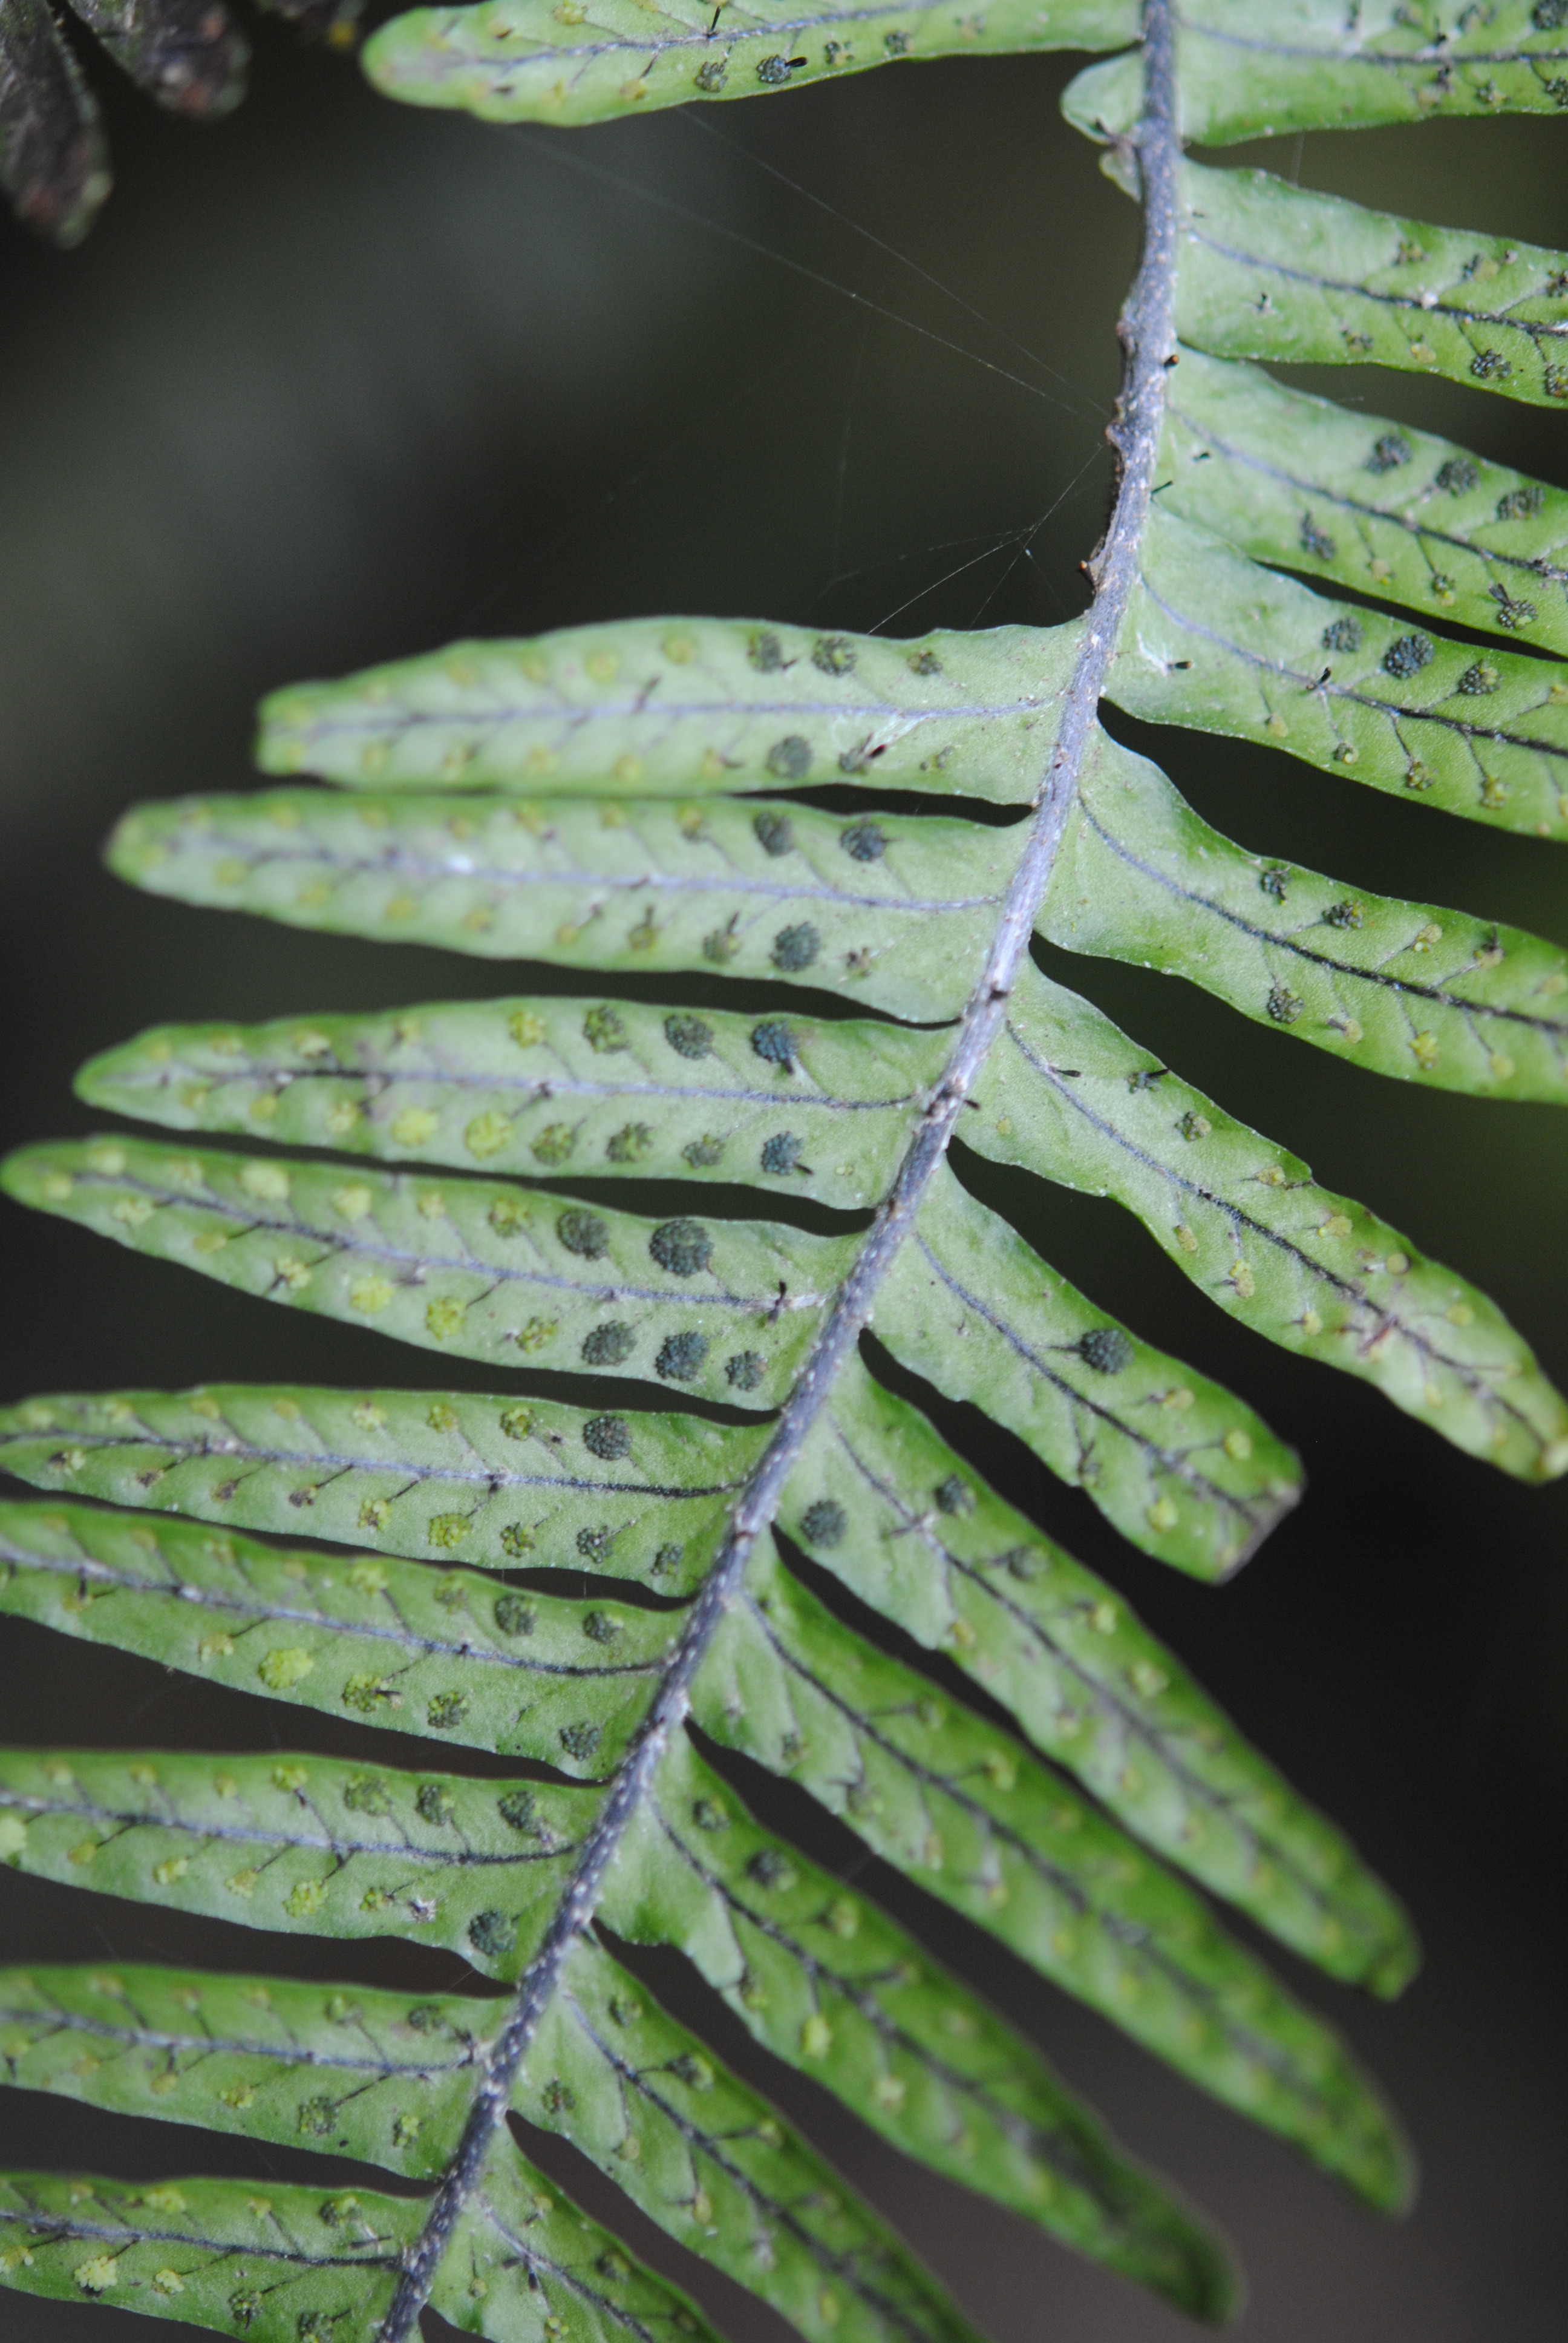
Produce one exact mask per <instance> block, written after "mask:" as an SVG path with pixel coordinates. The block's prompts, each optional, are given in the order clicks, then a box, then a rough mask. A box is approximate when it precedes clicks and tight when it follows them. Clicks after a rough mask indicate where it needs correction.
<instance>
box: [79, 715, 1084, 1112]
mask: <svg viewBox="0 0 1568 2343" xmlns="http://www.w3.org/2000/svg"><path fill="white" fill-rule="evenodd" d="M1046 745H1048V744H1046ZM1043 753H1044V748H1043V747H1042V757H1043ZM1023 837H1024V833H1023V831H1022V830H1020V829H998V828H994V827H982V826H981V825H980V824H978V823H975V822H966V821H959V820H952V819H950V818H926V819H920V818H914V819H911V818H910V816H908V815H901V814H900V815H894V814H881V813H879V814H877V815H875V816H872V817H863V818H858V819H851V820H846V818H845V817H844V816H843V815H842V814H829V813H823V812H821V811H819V809H817V808H815V807H811V806H801V805H796V804H789V803H784V804H779V803H775V804H771V805H767V804H764V805H761V806H757V805H755V804H753V803H746V804H740V803H734V802H729V801H728V800H719V799H714V800H712V801H711V802H708V803H693V804H692V805H689V806H685V807H681V806H676V805H669V804H663V803H660V802H658V801H657V800H651V801H649V802H648V803H647V804H645V805H637V806H631V807H628V806H624V805H621V804H620V803H618V802H617V801H615V800H613V799H611V800H605V801H601V802H600V803H598V804H596V803H594V802H593V801H592V800H590V799H538V800H528V799H517V800H512V799H496V798H493V797H492V798H482V797H481V798H470V799H466V800H459V801H457V804H454V802H453V801H452V800H451V799H440V798H418V797H407V798H399V797H385V798H373V797H343V796H339V795H338V794H337V793H336V792H333V791H329V790H325V789H284V790H266V791H262V792H259V793H257V794H256V795H253V796H247V797H231V798H205V799H204V798H191V799H184V800H183V801H175V802H172V803H168V804H162V805H146V806H140V807H137V808H136V809H135V810H134V811H132V812H131V813H128V814H127V815H126V817H125V819H124V820H123V821H122V822H121V823H120V825H119V827H118V829H117V830H116V832H115V835H114V837H113V839H112V840H110V844H109V850H108V859H109V863H110V867H111V869H113V870H116V872H117V873H118V875H119V876H120V877H121V878H122V879H126V880H130V881H131V883H132V884H133V885H135V886H139V887H146V888H147V889H148V890H150V891H151V892H152V893H154V894H157V895H171V896H176V897H177V898H178V899H179V900H181V901H183V902H187V903H199V904H205V905H209V906H216V907H217V908H220V909H223V910H243V911H255V912H258V913H260V914H261V915H262V916H264V917H266V918H267V919H274V920H283V921H284V922H285V923H286V925H288V926H290V927H299V928H312V929H325V930H329V931H331V932H333V933H335V934H339V935H357V936H367V937H370V938H372V939H374V940H378V941H383V942H392V943H419V944H434V945H439V946H441V947H442V948H443V949H445V950H448V951H463V952H471V953H477V954H478V955H479V956H480V957H482V958H485V959H490V960H517V959H529V960H547V961H550V962H554V963H557V964H558V965H559V966H561V967H565V968H580V969H585V970H592V971H593V973H594V975H595V977H596V978H598V979H602V978H603V977H604V976H605V975H606V974H607V973H608V972H610V971H611V970H626V971H628V972H630V973H634V974H637V975H641V976H657V975H660V974H663V973H665V972H667V971H668V970H674V969H680V970H687V969H697V970H708V971H709V972H711V971H712V970H716V969H717V970H723V971H724V972H725V974H727V975H729V976H733V977H752V978H761V979H766V980H769V981H770V982H774V981H777V980H779V979H780V978H782V979H784V980H786V981H787V982H789V983H793V984H809V985H811V986H813V987H814V988H815V989H816V990H819V991H824V990H825V991H838V992H842V993H845V994H847V995H848V996H849V998H851V999H852V1000H854V1001H856V1002H858V1003H859V1004H862V1005H864V1006H866V1007H868V1008H876V1009H887V1010H891V1011H896V1012H897V1013H898V1014H899V1015H900V1016H905V1017H912V1018H922V1019H936V1018H941V1017H948V1016H955V1015H956V1014H957V1013H958V1011H960V1009H961V1008H962V1006H963V1004H964V1001H966V1000H967V999H968V997H969V991H970V984H971V982H972V980H973V977H974V975H975V972H976V970H978V968H979V966H980V960H981V959H982V958H983V956H984V952H985V948H986V945H987V944H988V943H989V941H990V934H991V930H992V928H993V927H994V926H995V923H996V919H997V914H998V911H999V910H1000V901H1001V897H1002V894H1003V893H1004V891H1005V890H1006V887H1007V883H1008V880H1009V879H1010V877H1011V874H1012V870H1013V865H1014V863H1015V862H1016V860H1017V859H1018V856H1019V854H1020V852H1021V850H1022V846H1023ZM560 1120H561V1121H562V1122H563V1124H567V1125H568V1127H569V1118H568V1117H562V1118H560Z"/></svg>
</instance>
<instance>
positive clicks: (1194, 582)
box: [1107, 516, 1568, 839]
mask: <svg viewBox="0 0 1568 2343" xmlns="http://www.w3.org/2000/svg"><path fill="white" fill-rule="evenodd" d="M1127 628H1128V631H1127V636H1126V639H1125V640H1124V643H1123V647H1122V649H1121V651H1120V652H1119V654H1118V656H1117V660H1116V665H1115V668H1114V669H1113V671H1112V674H1111V679H1110V682H1109V684H1108V686H1107V689H1108V691H1109V694H1110V696H1111V698H1112V699H1114V700H1115V701H1116V704H1117V705H1118V707H1121V708H1125V709H1127V711H1128V712H1129V714H1130V715H1133V716H1141V717H1144V718H1145V719H1148V720H1150V721H1151V722H1155V723H1173V724H1181V725H1184V726H1186V727H1188V728H1189V729H1192V730H1194V731H1200V732H1221V733H1225V734H1228V735H1229V736H1230V737H1231V738H1232V739H1242V740H1254V741H1256V742H1257V743H1258V744H1259V745H1260V746H1261V747H1270V746H1271V747H1275V748H1280V749H1286V750H1287V751H1288V752H1289V753H1290V755H1292V757H1299V758H1301V759H1302V761H1303V763H1306V764H1309V765H1316V766H1318V767H1319V768H1321V769H1322V770H1324V771H1326V772H1338V773H1343V774H1344V775H1345V776H1346V778H1347V779H1351V780H1356V781H1362V782H1364V783H1365V784H1366V785H1367V786H1368V787H1369V788H1372V789H1387V790H1390V791H1393V792H1397V793H1398V794H1400V795H1401V796H1403V797H1408V798H1412V799H1414V801H1415V802H1416V803H1417V804H1418V805H1431V806H1438V807H1441V808H1442V811H1443V812H1444V813H1456V814H1462V815H1464V816H1465V817H1466V818H1467V819H1468V820H1472V821H1483V822H1488V823H1491V824H1493V825H1494V826H1495V827H1496V828H1498V829H1500V830H1515V831H1523V833H1524V834H1525V835H1526V836H1527V837H1535V838H1553V839H1568V668H1563V667H1560V666H1558V665H1557V663H1556V662H1555V661H1553V662H1552V663H1550V664H1548V663H1547V662H1546V661H1545V660H1543V659H1532V658H1529V657H1527V656H1525V655H1524V654H1523V653H1521V652H1519V651H1505V650H1489V651H1487V652H1486V653H1485V654H1482V653H1480V652H1478V651H1477V649H1476V647H1475V645H1474V644H1473V643H1461V642H1451V641H1449V640H1447V639H1444V638H1443V637H1442V636H1434V635H1432V634H1431V633H1429V632H1428V631H1427V630H1426V629H1425V628H1416V629H1415V630H1414V631H1412V628H1411V626H1410V622H1409V620H1408V619H1406V618H1392V617H1385V616H1384V614H1383V613H1382V611H1381V610H1366V609H1360V608H1354V607H1352V604H1350V603H1348V602H1331V601H1327V600H1325V599H1324V598H1323V597H1322V595H1320V594H1315V593H1313V591H1312V588H1311V587H1308V586H1302V585H1298V583H1297V582H1296V580H1295V579H1294V578H1282V577H1281V576H1280V575H1279V574H1278V573H1277V572H1276V571H1274V570H1271V569H1263V568H1260V567H1259V565H1258V563H1257V562H1255V561H1251V560H1249V559H1248V558H1247V556H1246V555H1245V554H1242V553H1238V552H1236V551H1234V550H1233V549H1232V548H1231V547H1230V546H1228V545H1226V544H1224V543H1223V542H1222V541H1221V539H1220V538H1216V537H1214V536H1212V535H1211V533H1210V532H1209V531H1208V530H1207V529H1201V528H1195V527H1194V526H1193V525H1192V523H1191V522H1190V521H1184V520H1178V519H1176V518H1166V517H1163V516H1161V517H1158V518H1156V519H1155V520H1154V521H1152V522H1151V526H1150V529H1149V533H1148V536H1147V538H1146V539H1145V543H1144V548H1143V561H1142V571H1141V581H1140V584H1139V586H1138V587H1137V588H1136V589H1135V590H1134V593H1133V597H1132V600H1131V606H1130V608H1129V610H1128V617H1127Z"/></svg>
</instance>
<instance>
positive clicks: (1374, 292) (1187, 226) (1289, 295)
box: [1176, 163, 1568, 407]
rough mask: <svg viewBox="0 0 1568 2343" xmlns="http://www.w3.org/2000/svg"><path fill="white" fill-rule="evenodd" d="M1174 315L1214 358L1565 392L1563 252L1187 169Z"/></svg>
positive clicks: (1248, 176) (1526, 396)
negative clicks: (1392, 371)
mask: <svg viewBox="0 0 1568 2343" xmlns="http://www.w3.org/2000/svg"><path fill="white" fill-rule="evenodd" d="M1182 196H1183V219H1182V230H1181V268H1180V275H1179V277H1178V283H1177V301H1176V329H1177V332H1178V333H1179V334H1180V335H1181V339H1182V340H1183V341H1184V342H1191V343H1192V344H1194V345H1195V346H1196V347H1197V348H1199V349H1201V350H1210V351H1212V352H1213V354H1214V356H1215V357H1230V358H1271V359H1275V360H1288V361H1290V362H1292V363H1297V364H1316V365H1322V366H1361V365H1366V366H1386V367H1399V368H1401V369H1402V370H1404V371H1406V372H1409V371H1412V370H1413V371H1415V372H1417V373H1420V374H1430V375H1438V376H1443V377H1447V379H1448V380H1450V381H1451V382H1462V383H1467V384H1470V385H1472V386H1474V387H1479V388H1480V389H1483V390H1494V391H1499V392H1501V393H1502V394H1503V397H1506V398H1518V399H1523V400H1524V401H1525V402H1526V404H1527V405H1530V406H1533V407H1551V406H1554V405H1559V404H1560V403H1561V402H1562V401H1563V400H1564V399H1568V254H1563V253H1561V252H1553V251H1550V250H1548V249H1547V248H1546V247H1545V246H1542V245H1534V244H1521V243H1518V242H1516V241H1513V240H1512V239H1510V238H1509V237H1506V236H1477V235H1476V234H1474V232H1473V230H1471V229H1468V228H1445V227H1436V226H1432V224H1431V223H1430V222H1428V221H1425V220H1412V219H1404V218H1401V217H1399V216H1396V215H1395V214H1393V213H1392V212H1375V211H1368V210H1367V209H1365V207H1364V206H1362V205H1360V204H1352V203H1347V202H1345V201H1344V200H1343V199H1342V197H1340V196H1321V195H1316V194H1314V193H1312V191H1311V190H1310V189H1308V188H1305V187H1292V186H1288V185H1287V184H1286V182H1285V181H1284V180H1283V179H1277V178H1274V177H1272V176H1271V175H1270V174H1269V173H1268V172H1266V171H1209V170H1205V169H1203V168H1202V166H1201V165H1199V164H1195V163H1189V164H1186V165H1184V166H1183V168H1182Z"/></svg>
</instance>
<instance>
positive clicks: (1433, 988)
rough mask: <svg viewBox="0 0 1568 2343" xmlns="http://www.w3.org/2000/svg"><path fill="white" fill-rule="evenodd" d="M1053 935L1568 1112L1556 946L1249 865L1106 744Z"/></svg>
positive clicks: (1338, 884) (1075, 839)
mask: <svg viewBox="0 0 1568 2343" xmlns="http://www.w3.org/2000/svg"><path fill="white" fill-rule="evenodd" d="M1040 928H1041V932H1042V933H1043V934H1045V935H1047V936H1049V937H1050V940H1051V941H1052V942H1053V943H1058V944H1062V945H1065V946H1066V948H1067V949H1068V950H1070V951H1080V952H1090V953H1093V954H1096V955H1098V956H1099V957H1101V958H1106V959H1115V960H1129V961H1131V962H1132V963H1133V964H1134V965H1140V964H1141V965H1142V966H1143V967H1145V968H1157V969H1161V970H1164V971H1165V972H1166V973H1167V974H1171V975H1176V976H1185V977H1187V978H1189V979H1190V980H1191V982H1193V983H1194V984H1201V986H1202V987H1203V988H1204V990H1205V991H1208V992H1212V993H1215V994H1217V995H1218V996H1219V998H1220V999H1221V1001H1229V1002H1230V1003H1231V1007H1232V1008H1235V1009H1239V1010H1241V1012H1242V1014H1243V1016H1247V1017H1251V1018H1252V1019H1254V1020H1255V1021H1258V1022H1259V1023H1263V1024H1268V1025H1271V1026H1272V1027H1273V1028H1274V1030H1275V1031H1278V1032H1282V1033H1289V1034H1291V1035H1292V1037H1293V1038H1294V1039H1295V1040H1297V1041H1310V1042H1312V1045H1313V1046H1314V1048H1317V1049H1320V1050H1332V1051H1333V1052H1334V1054H1335V1055H1336V1056H1338V1057H1342V1058H1345V1059H1348V1060H1349V1061H1351V1062H1352V1064H1354V1065H1360V1066H1366V1067H1370V1068H1372V1070H1374V1071H1377V1072H1379V1073H1383V1074H1392V1075H1394V1076H1395V1077H1396V1078H1398V1079H1399V1080H1401V1081H1414V1082H1422V1083H1424V1084H1427V1085H1430V1086H1431V1087H1432V1089H1435V1090H1447V1091H1470V1092H1473V1093H1474V1094H1475V1095H1477V1096H1479V1097H1483V1098H1486V1097H1490V1098H1522V1099H1546V1100H1553V1101H1563V1100H1564V1099H1568V1087H1565V1076H1568V955H1565V954H1564V953H1563V951H1561V950H1559V949H1558V947H1557V946H1556V945H1554V944H1548V943H1543V941H1542V940H1540V938H1539V937H1536V936H1531V935H1526V934H1525V933H1524V931H1523V930H1522V929H1519V928H1505V927H1500V926H1497V925H1495V924H1494V923H1493V922H1491V921H1489V920H1477V919H1473V918H1472V917H1471V916H1470V914H1469V913H1467V912H1463V911H1451V910H1443V909H1442V908H1441V907H1439V906H1434V905H1432V904H1430V903H1406V902H1401V901H1400V900H1399V899H1398V898H1397V897H1393V896H1388V895H1375V894H1372V893H1370V892H1368V891H1366V890H1362V889H1361V888H1349V887H1346V886H1345V884H1344V882H1343V881H1342V880H1334V879H1327V878H1325V877H1323V875H1322V872H1320V871H1316V870H1302V869H1301V868H1300V866H1299V865H1297V864H1294V863H1290V862H1282V861H1279V860H1273V859H1271V857H1269V856H1267V855H1262V854H1251V853H1249V852H1248V851H1247V850H1246V849H1245V848H1244V847H1240V846H1236V845H1233V844H1232V843H1231V840H1229V839H1227V838H1222V837H1221V834H1220V832H1219V831H1218V830H1211V829H1210V827H1209V825H1208V823H1207V822H1206V821H1202V820H1200V818H1199V817H1198V815H1197V814H1195V813H1194V812H1193V811H1192V809H1191V807H1190V806H1189V805H1188V804H1187V803H1186V802H1185V800H1184V799H1182V798H1181V796H1179V795H1178V793H1177V791H1176V790H1175V789H1172V788H1171V784H1170V782H1169V781H1168V780H1167V779H1166V778H1165V776H1164V774H1163V773H1161V771H1160V769H1159V768H1158V766H1155V765H1151V763H1150V762H1149V761H1148V759H1146V758H1142V757H1135V756H1133V755H1132V753H1131V751H1130V750H1129V749H1123V748H1121V747H1120V746H1119V745H1118V744H1117V743H1116V742H1115V741H1112V740H1109V739H1105V738H1103V737H1102V738H1101V740H1100V741H1099V743H1098V744H1097V746H1096V749H1095V751H1094V756H1093V759H1092V764H1091V768H1090V769H1088V770H1087V771H1086V772H1085V775H1084V779H1083V784H1082V787H1081V789H1080V792H1079V798H1078V802H1077V805H1076V807H1075V809H1074V811H1073V815H1072V817H1071V820H1070V824H1069V828H1068V832H1067V837H1066V840H1065V842H1064V844H1063V847H1062V851H1061V854H1060V859H1059V860H1058V863H1057V867H1056V870H1055V872H1054V873H1053V875H1052V880H1051V888H1050V896H1049V898H1048V899H1047V902H1046V908H1045V911H1044V914H1043V916H1042V919H1041V921H1040Z"/></svg>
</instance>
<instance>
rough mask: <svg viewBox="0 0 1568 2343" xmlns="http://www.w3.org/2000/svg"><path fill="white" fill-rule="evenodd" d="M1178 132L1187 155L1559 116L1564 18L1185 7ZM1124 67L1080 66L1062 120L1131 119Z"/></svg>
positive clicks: (1522, 7)
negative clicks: (1292, 139)
mask: <svg viewBox="0 0 1568 2343" xmlns="http://www.w3.org/2000/svg"><path fill="white" fill-rule="evenodd" d="M1176 39H1177V56H1178V61H1179V62H1178V74H1179V78H1180V83H1181V128H1182V132H1183V134H1184V136H1187V137H1188V138H1191V139H1192V140H1194V141H1195V142H1196V143H1197V144H1198V145H1199V146H1231V145H1232V144H1234V143H1235V142H1236V141H1237V140H1239V139H1242V138H1274V137H1280V136H1283V135H1284V134H1285V133H1286V132H1287V131H1297V130H1351V129H1366V128H1370V127H1372V126H1373V125H1374V124H1377V123H1382V122H1432V121H1438V120H1442V119H1443V118H1445V117H1448V116H1455V115H1459V116H1463V115H1481V116H1486V117H1487V118H1489V119H1493V120H1495V118H1496V117H1497V116H1499V115H1503V114H1557V113H1561V112H1562V110H1563V107H1564V106H1568V12H1564V11H1563V10H1562V9H1560V7H1559V6H1558V0H1494V5H1491V6H1489V7H1488V8H1487V9H1486V11H1485V13H1484V14H1483V15H1475V16H1467V15H1465V14H1464V12H1463V11H1461V12H1460V14H1459V15H1458V17H1457V18H1455V19H1453V20H1452V21H1448V20H1445V19H1442V18H1441V17H1437V16H1433V17H1432V18H1430V19H1427V20H1424V21H1423V19H1422V16H1421V15H1419V14H1418V13H1417V11H1416V10H1415V9H1413V8H1412V7H1411V6H1409V5H1407V0H1360V5H1357V6H1356V8H1355V9H1354V10H1353V12H1352V11H1351V10H1349V9H1347V8H1346V7H1344V6H1343V5H1342V0H1270V6H1269V10H1268V13H1267V15H1260V13H1259V11H1258V10H1257V8H1255V7H1252V6H1250V5H1248V0H1197V5H1191V0H1186V5H1183V8H1182V12H1181V25H1180V27H1179V30H1178V32H1177V36H1176ZM1140 99H1141V76H1140V75H1139V71H1138V65H1137V61H1136V59H1134V58H1131V57H1118V58H1116V59H1114V60H1113V61H1112V62H1111V64H1109V65H1098V66H1091V67H1090V68H1089V70H1088V71H1087V72H1085V73H1083V74H1081V75H1079V77H1078V80H1077V82H1076V83H1075V84H1074V85H1073V107H1072V119H1073V120H1074V121H1075V122H1078V123H1079V124H1080V126H1091V125H1092V126H1106V127H1109V128H1114V129H1117V130H1120V131H1122V132H1125V131H1126V130H1128V129H1130V128H1131V126H1132V124H1133V123H1135V122H1136V121H1137V119H1138V113H1139V105H1140Z"/></svg>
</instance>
